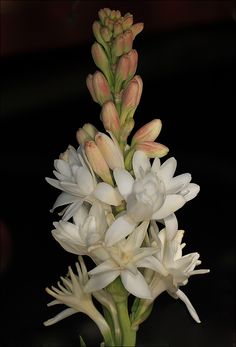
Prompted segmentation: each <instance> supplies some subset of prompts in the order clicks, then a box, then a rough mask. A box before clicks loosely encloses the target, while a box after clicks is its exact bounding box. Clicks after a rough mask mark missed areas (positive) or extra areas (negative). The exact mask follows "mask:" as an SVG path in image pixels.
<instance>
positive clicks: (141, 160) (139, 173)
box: [133, 151, 151, 178]
mask: <svg viewBox="0 0 236 347" xmlns="http://www.w3.org/2000/svg"><path fill="white" fill-rule="evenodd" d="M150 169H151V164H150V161H149V159H148V157H147V155H146V154H145V153H144V152H142V151H136V152H135V153H134V156H133V170H134V174H135V177H136V178H142V177H143V176H144V175H145V173H147V172H148V171H150Z"/></svg>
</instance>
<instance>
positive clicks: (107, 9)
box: [104, 7, 111, 17]
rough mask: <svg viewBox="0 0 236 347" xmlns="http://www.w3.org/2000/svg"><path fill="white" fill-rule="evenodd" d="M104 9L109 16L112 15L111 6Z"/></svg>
mask: <svg viewBox="0 0 236 347" xmlns="http://www.w3.org/2000/svg"><path fill="white" fill-rule="evenodd" d="M104 11H105V13H106V15H107V16H108V17H110V15H111V10H110V9H109V8H107V7H105V8H104Z"/></svg>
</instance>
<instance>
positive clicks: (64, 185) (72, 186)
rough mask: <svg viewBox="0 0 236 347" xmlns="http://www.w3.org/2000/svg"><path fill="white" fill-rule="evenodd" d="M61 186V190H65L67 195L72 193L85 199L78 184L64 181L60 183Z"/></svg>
mask: <svg viewBox="0 0 236 347" xmlns="http://www.w3.org/2000/svg"><path fill="white" fill-rule="evenodd" d="M60 186H61V188H60V189H62V190H64V191H65V192H67V193H71V194H73V195H75V196H79V197H84V194H83V193H82V192H81V190H80V187H79V186H78V184H76V183H72V182H65V181H63V182H60Z"/></svg>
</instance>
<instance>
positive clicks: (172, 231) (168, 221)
mask: <svg viewBox="0 0 236 347" xmlns="http://www.w3.org/2000/svg"><path fill="white" fill-rule="evenodd" d="M164 223H165V227H166V238H167V240H172V239H173V238H174V237H175V236H176V234H177V231H178V221H177V218H176V216H175V214H174V213H172V214H170V215H169V216H167V217H166V218H165V219H164Z"/></svg>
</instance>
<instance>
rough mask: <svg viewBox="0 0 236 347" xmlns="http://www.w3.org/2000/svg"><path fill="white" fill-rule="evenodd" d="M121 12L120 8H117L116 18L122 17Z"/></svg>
mask: <svg viewBox="0 0 236 347" xmlns="http://www.w3.org/2000/svg"><path fill="white" fill-rule="evenodd" d="M120 17H121V13H120V11H119V10H116V19H120Z"/></svg>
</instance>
